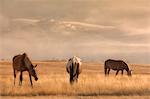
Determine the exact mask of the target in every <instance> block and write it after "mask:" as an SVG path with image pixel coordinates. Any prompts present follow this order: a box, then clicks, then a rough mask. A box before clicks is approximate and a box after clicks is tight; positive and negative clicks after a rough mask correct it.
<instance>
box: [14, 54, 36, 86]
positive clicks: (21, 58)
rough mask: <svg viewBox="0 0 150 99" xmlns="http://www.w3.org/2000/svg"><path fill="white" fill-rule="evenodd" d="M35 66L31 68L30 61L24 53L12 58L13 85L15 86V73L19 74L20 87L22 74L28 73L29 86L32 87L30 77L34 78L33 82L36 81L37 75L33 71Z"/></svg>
mask: <svg viewBox="0 0 150 99" xmlns="http://www.w3.org/2000/svg"><path fill="white" fill-rule="evenodd" d="M36 66H37V65H35V66H33V64H32V63H31V61H30V59H29V58H28V56H27V54H26V53H24V54H22V55H16V56H14V57H13V70H14V85H15V80H16V74H17V72H20V81H19V85H20V86H21V85H22V80H23V72H24V71H28V73H29V78H30V82H31V86H33V84H32V78H31V76H33V77H34V78H35V81H37V80H38V77H37V74H36V72H35V69H34V68H35V67H36Z"/></svg>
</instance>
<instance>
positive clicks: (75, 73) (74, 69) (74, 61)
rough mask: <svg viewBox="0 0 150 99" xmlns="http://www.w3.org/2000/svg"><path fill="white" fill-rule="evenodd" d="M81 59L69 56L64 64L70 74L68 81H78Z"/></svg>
mask: <svg viewBox="0 0 150 99" xmlns="http://www.w3.org/2000/svg"><path fill="white" fill-rule="evenodd" d="M81 64H82V63H81V59H80V58H78V57H76V56H74V57H72V58H70V59H69V60H68V62H67V65H66V70H67V72H68V73H69V74H70V83H71V84H73V82H74V81H76V82H77V81H78V77H79V74H80V73H81V71H82V69H81Z"/></svg>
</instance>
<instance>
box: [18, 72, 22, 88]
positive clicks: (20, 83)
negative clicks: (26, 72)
mask: <svg viewBox="0 0 150 99" xmlns="http://www.w3.org/2000/svg"><path fill="white" fill-rule="evenodd" d="M22 80H23V77H22V71H21V72H20V82H19V85H20V86H21V85H22Z"/></svg>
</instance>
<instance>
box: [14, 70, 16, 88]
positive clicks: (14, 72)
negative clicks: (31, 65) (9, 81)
mask: <svg viewBox="0 0 150 99" xmlns="http://www.w3.org/2000/svg"><path fill="white" fill-rule="evenodd" d="M15 81H16V70H15V69H14V86H15Z"/></svg>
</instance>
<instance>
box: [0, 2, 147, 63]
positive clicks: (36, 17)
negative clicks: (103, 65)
mask: <svg viewBox="0 0 150 99" xmlns="http://www.w3.org/2000/svg"><path fill="white" fill-rule="evenodd" d="M24 52H26V53H27V54H28V56H29V57H30V58H31V59H32V60H51V59H68V58H70V57H72V56H74V55H75V56H78V57H80V58H81V59H82V60H84V61H99V62H104V61H105V60H106V59H121V60H124V61H126V62H128V63H142V64H149V63H150V1H149V0H0V59H9V60H11V59H12V57H13V56H14V55H17V54H21V53H24Z"/></svg>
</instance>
